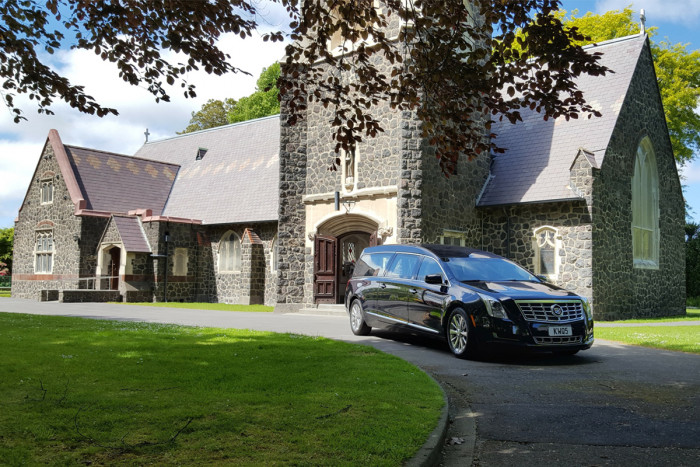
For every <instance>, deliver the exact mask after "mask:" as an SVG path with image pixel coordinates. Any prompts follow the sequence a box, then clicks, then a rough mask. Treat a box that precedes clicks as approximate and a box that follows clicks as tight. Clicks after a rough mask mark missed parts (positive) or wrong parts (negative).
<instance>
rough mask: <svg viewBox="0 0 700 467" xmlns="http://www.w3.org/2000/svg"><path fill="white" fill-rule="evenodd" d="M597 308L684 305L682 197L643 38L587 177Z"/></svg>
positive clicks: (679, 308) (669, 311)
mask: <svg viewBox="0 0 700 467" xmlns="http://www.w3.org/2000/svg"><path fill="white" fill-rule="evenodd" d="M593 207H594V210H593V222H594V230H593V232H594V237H593V244H594V248H593V258H594V263H595V264H596V269H594V272H593V273H594V275H593V279H594V282H595V283H596V288H595V301H596V302H597V303H598V306H597V309H596V313H598V314H599V315H600V316H601V317H617V318H622V317H632V316H639V317H643V316H662V315H674V314H679V313H682V312H683V310H684V309H685V298H684V297H685V276H684V269H683V266H684V264H685V249H684V229H683V226H684V215H685V213H684V210H685V209H684V202H683V196H682V191H681V185H680V180H679V178H678V171H677V168H676V162H675V158H674V156H673V150H672V147H671V142H670V139H669V136H668V129H667V127H666V120H665V117H664V111H663V105H662V102H661V96H660V94H659V89H658V84H657V81H656V76H655V72H654V64H653V58H652V55H651V51H650V49H649V47H648V44H646V42H645V47H644V49H643V50H642V53H641V55H640V58H639V60H638V62H637V64H636V68H635V72H634V76H633V79H632V80H631V82H630V86H629V92H628V94H627V97H626V99H625V101H624V103H623V104H622V105H621V110H620V116H619V118H618V121H617V123H616V126H615V129H614V132H613V135H612V137H611V138H610V141H609V144H608V145H607V147H606V151H605V159H604V160H603V162H602V164H601V170H600V172H599V173H598V174H597V176H596V177H595V181H594V184H593Z"/></svg>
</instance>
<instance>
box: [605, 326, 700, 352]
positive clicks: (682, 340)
mask: <svg viewBox="0 0 700 467" xmlns="http://www.w3.org/2000/svg"><path fill="white" fill-rule="evenodd" d="M595 336H596V337H597V338H600V339H607V340H611V341H617V342H622V343H625V344H633V345H641V346H644V347H652V348H655V349H665V350H679V351H682V352H690V353H696V354H700V326H640V327H629V328H625V327H619V328H602V327H597V328H596V329H595Z"/></svg>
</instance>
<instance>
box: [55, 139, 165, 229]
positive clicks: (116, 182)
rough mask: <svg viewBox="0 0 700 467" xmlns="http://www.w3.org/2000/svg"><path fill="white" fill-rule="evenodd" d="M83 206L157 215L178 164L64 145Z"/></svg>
mask: <svg viewBox="0 0 700 467" xmlns="http://www.w3.org/2000/svg"><path fill="white" fill-rule="evenodd" d="M64 148H65V150H66V155H67V156H68V160H69V161H70V165H71V168H72V169H73V173H74V174H75V178H76V181H77V183H78V186H79V187H80V191H81V192H82V194H83V198H84V199H85V201H86V206H85V208H86V209H89V210H93V211H105V212H111V213H126V212H128V211H130V210H135V209H152V210H153V215H156V216H157V215H160V214H161V212H162V211H163V207H164V206H165V202H166V201H167V199H168V193H170V189H171V187H172V185H173V181H174V180H175V176H176V174H177V172H178V169H179V167H178V166H177V165H175V164H170V163H163V162H158V161H148V160H143V159H139V158H136V157H131V156H124V155H122V154H115V153H111V152H104V151H98V150H95V149H86V148H79V147H75V146H67V145H64Z"/></svg>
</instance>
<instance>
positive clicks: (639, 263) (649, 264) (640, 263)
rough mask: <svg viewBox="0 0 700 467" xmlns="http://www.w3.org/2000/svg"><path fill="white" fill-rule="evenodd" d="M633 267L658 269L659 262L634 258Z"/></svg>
mask: <svg viewBox="0 0 700 467" xmlns="http://www.w3.org/2000/svg"><path fill="white" fill-rule="evenodd" d="M634 268H635V269H656V270H658V269H659V264H658V263H657V262H656V261H652V260H650V259H635V260H634Z"/></svg>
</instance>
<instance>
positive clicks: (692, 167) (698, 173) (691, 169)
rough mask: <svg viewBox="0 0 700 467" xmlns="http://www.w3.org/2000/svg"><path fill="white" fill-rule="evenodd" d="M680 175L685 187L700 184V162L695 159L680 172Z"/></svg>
mask: <svg viewBox="0 0 700 467" xmlns="http://www.w3.org/2000/svg"><path fill="white" fill-rule="evenodd" d="M680 175H681V181H682V183H683V184H684V185H691V184H694V183H698V184H700V160H698V159H695V160H694V161H692V162H690V163H688V164H686V165H685V166H683V167H682V168H681V170H680Z"/></svg>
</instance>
